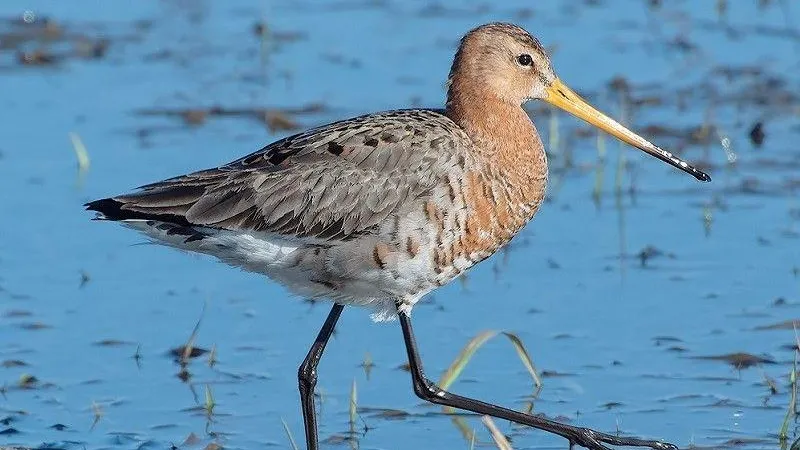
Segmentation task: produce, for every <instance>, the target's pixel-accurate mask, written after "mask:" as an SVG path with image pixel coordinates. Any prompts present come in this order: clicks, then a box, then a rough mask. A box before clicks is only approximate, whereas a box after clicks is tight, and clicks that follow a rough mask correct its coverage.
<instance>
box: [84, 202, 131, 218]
mask: <svg viewBox="0 0 800 450" xmlns="http://www.w3.org/2000/svg"><path fill="white" fill-rule="evenodd" d="M83 206H84V207H85V208H86V210H87V211H95V212H97V213H98V218H100V219H108V220H119V219H121V218H122V216H123V214H122V203H121V202H118V201H117V200H114V199H113V198H103V199H100V200H95V201H93V202H89V203H84V204H83Z"/></svg>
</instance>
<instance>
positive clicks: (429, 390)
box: [414, 376, 447, 403]
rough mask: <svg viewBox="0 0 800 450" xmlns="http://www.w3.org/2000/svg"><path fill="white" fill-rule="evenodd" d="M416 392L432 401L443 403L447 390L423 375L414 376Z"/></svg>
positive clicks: (420, 396)
mask: <svg viewBox="0 0 800 450" xmlns="http://www.w3.org/2000/svg"><path fill="white" fill-rule="evenodd" d="M414 394H416V395H417V397H419V398H421V399H423V400H426V401H429V402H431V403H441V402H442V400H443V399H444V396H445V395H446V394H447V391H445V390H444V389H442V388H440V387H439V386H437V385H436V383H434V382H432V381H431V380H429V379H427V378H425V377H424V376H422V377H420V378H416V377H415V378H414Z"/></svg>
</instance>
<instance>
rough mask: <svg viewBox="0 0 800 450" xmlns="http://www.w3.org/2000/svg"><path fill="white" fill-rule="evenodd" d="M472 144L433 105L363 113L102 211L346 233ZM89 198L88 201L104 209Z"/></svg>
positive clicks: (396, 204)
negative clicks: (458, 149)
mask: <svg viewBox="0 0 800 450" xmlns="http://www.w3.org/2000/svg"><path fill="white" fill-rule="evenodd" d="M468 145H469V138H468V137H467V136H466V134H464V132H463V131H462V130H461V129H460V128H459V127H458V126H457V125H456V124H455V123H453V122H452V121H451V120H450V119H449V118H447V117H446V116H444V115H442V114H440V113H438V112H436V111H431V110H403V111H391V112H387V113H381V114H373V115H368V116H362V117H357V118H354V119H350V120H345V121H342V122H337V123H333V124H330V125H327V126H324V127H320V128H316V129H313V130H309V131H307V132H305V133H300V134H297V135H294V136H291V137H288V138H286V139H283V140H280V141H277V142H275V143H273V144H270V145H268V146H266V147H264V148H263V149H261V150H259V151H257V152H255V153H253V154H250V155H248V156H245V157H244V158H241V159H238V160H236V161H234V162H232V163H230V164H227V165H225V166H222V167H219V168H216V169H210V170H204V171H200V172H195V173H192V174H188V175H184V176H180V177H176V178H171V179H168V180H164V181H161V182H157V183H153V184H149V185H146V186H143V187H142V188H141V190H140V191H138V192H135V193H132V194H128V195H122V196H118V197H114V198H113V199H106V201H112V202H115V203H114V204H113V205H111V206H113V208H109V205H105V206H104V207H103V209H105V211H101V212H103V213H104V214H105V215H106V216H107V217H108V218H110V219H116V220H120V219H124V218H126V216H127V218H153V219H160V220H167V221H171V222H175V223H178V224H181V225H201V226H209V227H216V228H225V229H244V230H253V231H264V232H272V233H278V234H281V235H285V236H293V237H300V238H317V239H321V240H346V239H349V238H353V237H356V236H358V235H360V234H363V233H365V232H369V231H370V230H371V229H373V227H375V226H376V225H377V224H379V223H380V222H381V221H383V220H384V219H386V217H387V216H388V215H389V214H391V213H392V212H395V211H399V210H400V208H401V207H402V205H404V204H406V202H407V201H409V200H412V199H419V198H421V197H424V196H426V195H427V194H428V192H429V191H430V189H431V188H432V187H433V186H434V184H435V183H436V182H437V181H438V180H440V179H441V177H442V176H443V175H444V174H446V173H448V172H449V169H450V168H452V167H453V166H454V165H456V164H463V161H459V160H458V155H459V152H457V151H456V149H457V148H464V147H465V146H468ZM99 202H102V201H99ZM96 203H97V202H93V203H92V204H96ZM92 204H89V207H90V209H96V210H97V209H100V208H99V207H98V208H93V207H92ZM110 209H113V210H114V211H110ZM115 215H116V217H114V216H115Z"/></svg>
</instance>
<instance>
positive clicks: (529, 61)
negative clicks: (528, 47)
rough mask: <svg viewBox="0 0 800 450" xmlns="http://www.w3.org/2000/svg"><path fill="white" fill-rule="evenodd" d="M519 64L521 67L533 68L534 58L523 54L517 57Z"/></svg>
mask: <svg viewBox="0 0 800 450" xmlns="http://www.w3.org/2000/svg"><path fill="white" fill-rule="evenodd" d="M517 64H519V65H520V66H532V65H533V58H531V55H529V54H527V53H523V54H521V55H519V56H517Z"/></svg>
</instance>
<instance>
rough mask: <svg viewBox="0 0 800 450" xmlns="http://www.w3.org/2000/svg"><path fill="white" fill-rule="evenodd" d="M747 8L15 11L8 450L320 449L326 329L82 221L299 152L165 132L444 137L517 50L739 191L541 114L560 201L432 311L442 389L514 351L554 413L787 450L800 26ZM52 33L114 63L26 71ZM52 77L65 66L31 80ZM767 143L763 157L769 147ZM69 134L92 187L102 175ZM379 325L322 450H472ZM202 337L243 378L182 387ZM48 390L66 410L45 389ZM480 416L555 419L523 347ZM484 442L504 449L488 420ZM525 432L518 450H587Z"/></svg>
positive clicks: (199, 267) (2, 273)
mask: <svg viewBox="0 0 800 450" xmlns="http://www.w3.org/2000/svg"><path fill="white" fill-rule="evenodd" d="M722 3H726V2H711V1H705V2H703V1H700V2H695V1H688V0H685V1H674V2H673V1H671V2H645V1H632V0H604V1H563V2H562V1H559V2H556V1H537V2H531V1H522V0H514V1H508V2H476V1H467V2H455V1H452V2H447V1H439V2H427V1H410V2H401V1H397V0H376V1H372V0H364V1H362V0H343V1H335V2H328V1H245V0H233V1H226V2H221V1H220V2H212V1H208V0H206V1H203V0H197V1H186V0H162V1H153V2H64V1H53V0H50V1H45V0H41V1H35V0H5V1H3V2H2V4H0V20H2V21H3V22H2V25H0V36H3V38H0V110H2V120H1V121H0V192H2V194H0V211H2V215H3V220H2V221H0V236H1V237H0V361H3V362H4V363H3V365H2V366H0V385H3V386H4V388H3V390H2V396H0V446H2V445H12V444H13V445H24V446H31V447H37V446H41V445H43V444H45V443H52V444H53V445H54V446H58V447H67V448H90V449H100V448H167V447H169V446H170V445H173V444H174V445H176V446H179V447H181V448H192V447H199V448H202V446H204V445H207V444H209V443H212V442H213V443H216V444H219V445H222V446H224V447H225V448H239V449H256V448H267V447H277V448H290V445H291V444H290V441H289V438H288V437H287V435H286V432H285V430H284V425H283V421H285V423H286V426H287V427H288V429H289V430H290V431H291V433H292V434H293V436H294V439H295V440H297V441H298V443H299V444H300V446H301V447H302V445H303V442H302V441H303V434H302V430H303V425H302V418H301V416H300V409H299V401H298V400H299V399H298V394H297V380H296V368H297V365H298V364H299V363H300V361H301V359H302V357H303V356H304V355H305V352H306V351H307V349H308V347H309V345H310V344H311V342H312V340H313V338H314V336H315V335H316V332H317V331H318V329H319V327H320V325H321V324H322V321H323V320H324V318H325V316H326V314H327V312H328V309H329V307H328V305H327V304H317V305H312V304H309V303H308V302H304V301H302V299H296V298H294V299H293V298H291V297H290V296H289V295H288V293H287V292H286V290H285V289H283V288H282V287H281V286H279V285H276V284H275V283H272V282H269V281H267V280H266V279H264V278H262V277H259V276H256V275H252V274H247V273H243V272H241V271H239V270H236V269H232V268H229V267H227V266H225V265H223V264H220V263H218V262H216V261H214V260H212V259H210V258H206V257H198V256H194V255H187V254H183V253H180V252H177V251H174V250H170V249H167V248H164V247H159V246H155V245H149V244H144V238H143V237H142V236H140V235H137V234H136V233H134V232H132V231H130V230H127V229H125V228H123V227H120V226H116V225H114V224H110V223H100V222H92V221H91V220H89V219H91V217H92V215H91V214H88V213H87V212H85V211H83V208H82V206H81V205H82V203H84V202H86V201H89V200H93V199H95V198H100V197H105V196H108V195H112V194H116V193H120V192H124V191H128V190H130V189H131V188H133V187H136V186H139V185H141V184H144V183H147V182H150V181H155V180H160V179H162V178H166V177H170V176H174V175H178V174H181V173H186V172H189V171H194V170H197V169H202V168H207V167H212V166H216V165H219V164H221V163H224V162H227V161H230V160H233V159H235V158H237V157H239V156H242V155H244V154H246V153H249V152H251V151H253V150H256V149H258V148H261V147H262V146H263V145H265V144H266V143H268V142H271V141H273V140H276V139H278V138H280V137H283V136H286V135H288V134H289V133H291V132H292V131H289V130H286V131H276V132H271V131H270V130H269V129H268V128H267V127H265V126H264V125H263V123H259V121H257V120H253V119H248V118H241V117H221V118H216V117H212V118H209V119H208V120H207V121H206V122H205V123H203V124H202V125H201V126H199V125H195V126H192V125H187V124H185V123H184V122H183V121H182V120H181V118H180V117H169V116H163V115H152V114H143V113H142V112H143V111H144V112H146V111H158V110H164V109H168V110H179V109H197V108H209V107H212V106H222V107H225V108H247V107H250V108H257V107H270V108H295V107H302V106H303V105H314V104H317V105H323V108H322V109H321V110H315V111H314V112H313V113H308V114H297V115H292V116H291V118H292V120H294V121H296V122H297V123H298V125H299V126H300V127H301V128H305V127H310V126H314V125H319V124H322V123H326V122H329V121H332V120H337V119H342V118H346V117H349V116H353V115H357V114H360V113H364V112H370V111H376V110H385V109H392V108H405V107H410V106H417V105H421V106H431V107H439V106H441V105H442V102H443V97H444V89H445V88H444V81H445V79H446V76H447V73H448V70H449V66H450V61H451V58H452V55H453V52H454V49H455V46H456V45H457V42H458V39H459V37H460V36H461V35H462V34H463V33H464V32H466V31H467V30H469V29H470V28H472V27H474V26H476V25H478V24H481V23H484V22H488V21H496V20H503V21H513V22H516V23H518V24H520V25H522V26H524V27H525V28H527V29H528V30H530V31H531V32H532V33H534V34H535V35H536V36H538V37H539V38H540V39H541V40H542V42H543V43H544V45H545V46H546V47H547V48H548V49H550V51H551V53H552V58H553V63H554V66H555V68H556V71H557V73H558V74H559V75H560V77H561V78H562V79H563V80H564V81H565V82H566V83H568V84H569V85H570V86H572V87H573V89H576V90H578V91H580V92H581V93H584V94H585V96H586V97H587V98H589V99H590V100H591V101H592V102H593V103H594V104H596V105H597V106H598V107H599V108H600V109H602V110H605V111H607V112H608V113H609V114H610V115H612V116H615V117H621V118H622V119H623V120H624V121H625V122H626V123H628V124H629V125H630V126H631V127H632V128H634V129H639V130H644V134H645V135H646V136H648V137H650V138H652V139H653V140H655V141H657V142H659V143H661V145H663V146H665V147H668V148H670V149H674V150H675V151H676V152H678V153H680V154H681V155H682V156H685V157H686V158H687V159H689V160H692V161H697V162H699V163H701V164H702V165H703V166H704V167H705V168H706V169H707V170H708V171H709V172H710V173H711V174H712V177H713V182H712V183H710V184H701V183H698V182H697V181H695V180H694V179H692V178H691V177H689V176H687V175H685V174H683V173H681V172H678V171H676V170H674V169H672V168H669V167H667V166H665V165H664V164H662V163H659V162H658V161H656V160H653V159H651V158H648V157H646V156H645V155H642V154H640V152H638V151H636V150H635V149H629V148H625V147H623V146H621V145H619V144H618V143H617V142H616V141H614V140H613V139H612V138H610V137H598V135H597V133H596V132H594V131H592V130H590V129H589V128H588V127H587V126H586V125H585V124H583V123H581V122H579V121H578V120H577V119H574V118H572V117H569V116H567V115H566V114H561V113H556V114H554V113H552V112H551V111H550V109H549V108H546V107H544V106H542V105H538V104H534V105H529V106H530V111H531V114H532V117H533V118H534V120H535V122H536V123H537V125H538V128H539V130H540V132H541V134H542V135H543V137H544V141H545V143H546V144H548V145H549V147H550V148H549V151H550V152H551V155H550V161H551V169H552V170H551V182H550V190H549V194H548V201H547V203H546V204H545V205H544V206H543V208H542V210H541V212H540V213H539V215H538V216H537V217H536V219H535V220H534V221H533V222H532V223H531V224H530V225H529V226H528V227H526V228H525V229H524V231H523V232H522V233H521V235H520V236H518V237H517V239H515V240H514V242H513V243H512V245H511V246H510V247H509V248H508V249H507V251H505V252H502V253H500V254H498V255H495V256H494V257H492V258H491V259H489V260H487V261H486V262H484V263H483V264H481V265H479V266H478V267H477V268H475V269H474V270H472V271H471V272H469V274H468V276H467V277H466V278H465V279H463V280H461V282H454V283H452V284H450V285H448V286H446V287H444V288H442V289H440V290H438V291H437V292H436V293H435V294H434V295H432V296H431V298H429V299H427V300H426V301H425V302H424V303H422V304H420V305H419V306H418V307H417V308H416V309H415V310H414V315H413V319H414V323H415V326H416V331H417V334H418V339H419V343H420V347H421V350H422V352H423V358H424V362H425V366H426V370H427V371H428V373H429V374H430V375H431V377H432V378H438V377H439V376H440V374H442V373H443V372H444V370H445V369H446V368H447V367H448V365H449V364H450V363H451V361H452V360H453V359H454V358H455V356H456V355H457V354H458V352H459V351H460V350H461V348H462V347H463V346H464V345H465V344H466V343H467V342H468V341H469V339H470V338H471V337H473V336H474V335H476V334H477V333H479V332H481V331H483V330H487V329H495V330H507V331H511V332H514V333H517V334H518V335H519V336H520V337H521V338H522V339H523V340H524V342H525V343H526V345H527V348H528V351H529V352H530V354H531V356H532V358H533V361H534V363H535V364H536V366H537V369H538V370H539V371H540V372H544V374H545V375H549V376H545V378H544V387H543V389H542V390H541V392H540V393H538V395H537V396H536V397H535V402H534V410H535V411H536V412H541V413H544V414H546V415H547V416H548V417H557V418H559V420H565V421H569V422H571V423H574V424H579V425H581V426H590V427H594V428H597V429H600V430H604V431H608V432H616V431H617V430H619V431H620V432H622V433H625V434H631V435H639V436H642V437H651V438H661V439H665V440H668V441H671V442H674V443H676V444H678V445H680V446H681V447H685V446H689V445H697V446H724V445H729V444H731V442H733V441H731V440H734V439H738V440H740V441H738V443H739V444H741V445H743V446H746V447H748V448H776V447H778V446H779V442H778V437H777V434H778V430H779V428H780V426H781V422H782V421H783V420H784V416H785V414H786V410H787V406H788V404H789V378H788V374H789V372H790V370H791V367H792V361H793V358H794V350H793V349H792V345H793V343H794V342H795V334H794V332H793V331H792V329H791V327H787V326H783V327H777V328H779V329H776V330H760V329H759V327H766V326H769V325H773V324H777V323H782V322H783V323H784V325H785V323H786V321H790V320H791V319H798V318H800V308H798V305H800V240H798V238H800V201H799V200H798V198H800V196H798V192H800V175H799V174H800V150H799V149H798V145H797V142H798V139H800V126H798V117H800V104H798V93H800V77H798V73H800V71H798V69H799V68H800V67H799V66H800V64H798V62H799V61H800V32H799V31H798V24H800V5H798V4H796V3H794V2H791V1H783V2H781V1H773V2H757V1H741V2H727V3H726V4H727V9H726V10H725V11H724V12H722V13H720V11H719V9H718V8H719V6H718V5H719V4H722ZM652 4H655V6H653V5H652ZM659 4H660V6H659ZM45 17H49V18H51V19H52V20H53V21H54V22H55V23H57V24H58V25H59V26H60V27H62V28H63V30H64V33H65V34H66V35H68V36H73V37H75V36H77V35H83V36H86V37H88V38H91V39H97V38H104V39H107V40H108V42H109V44H108V50H107V52H106V53H105V55H104V56H103V57H102V58H98V59H86V58H80V57H73V56H71V53H70V52H71V51H72V50H71V49H72V47H73V45H74V44H72V43H71V42H73V41H74V39H73V38H70V39H62V41H61V42H48V41H44V40H41V39H36V40H27V41H25V42H24V43H23V44H19V45H16V44H14V45H13V46H11V44H12V42H11V38H10V37H9V36H11V34H12V33H16V32H18V31H19V30H20V29H25V28H24V26H21V25H20V24H15V23H14V21H19V20H22V19H23V18H25V19H28V20H29V21H31V22H33V24H34V25H36V24H39V25H41V24H42V23H43V21H44V20H45ZM257 22H261V23H265V24H267V27H268V30H269V31H268V34H267V37H266V38H264V39H262V38H260V37H259V36H257V35H256V34H255V33H254V31H253V28H254V25H255V24H256V23H257ZM29 28H30V27H29ZM29 28H28V29H29ZM2 39H5V40H6V41H5V42H6V43H8V44H9V47H6V46H4V45H3V44H4V41H3V40H2ZM37 48H52V49H53V50H54V51H56V52H60V53H59V54H62V55H64V59H63V60H60V61H58V62H57V63H56V64H52V65H40V66H23V65H20V64H19V62H18V56H19V52H21V51H30V50H34V49H37ZM611 85H613V86H616V88H615V87H611ZM621 85H625V86H628V90H625V89H620V88H619V86H621ZM626 92H627V93H628V94H626ZM757 122H763V124H764V125H763V127H764V130H765V132H766V136H765V139H764V143H763V145H761V146H756V145H755V144H754V143H753V142H752V141H751V139H750V137H749V133H750V131H751V129H752V127H753V126H754V125H755V124H756V123H757ZM670 131H673V132H670ZM555 132H557V136H556V134H555ZM70 133H75V135H74V136H77V137H79V138H80V140H81V141H82V142H83V143H84V144H85V146H86V148H87V150H88V154H89V156H90V159H91V167H90V168H89V169H88V171H86V172H85V173H83V174H80V173H79V171H78V170H77V168H76V166H77V163H76V154H75V152H74V150H73V144H72V143H71V141H70V138H69V134H70ZM703 133H705V134H703ZM203 311H204V312H203ZM368 313H369V311H363V310H357V309H352V308H348V309H346V310H345V313H344V315H343V316H342V319H341V321H340V324H339V326H338V328H337V333H336V335H335V337H334V339H333V340H332V342H331V344H330V346H329V350H328V351H327V352H326V354H325V357H324V359H323V362H322V364H321V366H320V384H319V388H318V393H319V398H318V402H319V403H320V410H321V413H320V434H321V439H323V440H325V443H324V444H323V446H324V447H327V448H334V447H339V446H353V447H356V446H359V447H360V448H369V449H400V448H409V449H410V448H470V443H469V442H467V441H465V440H464V438H463V437H462V435H461V434H460V433H459V432H458V430H457V429H456V428H455V427H454V426H453V425H452V423H451V420H450V418H448V417H447V416H444V415H439V414H437V413H438V412H439V411H440V410H439V409H438V408H437V407H434V406H429V405H424V404H422V402H421V401H420V400H419V399H417V398H416V397H415V396H414V395H413V393H412V391H411V385H410V379H409V375H408V373H407V372H406V371H404V370H402V369H401V368H400V366H401V365H402V364H403V363H404V362H405V352H404V349H403V346H402V340H401V334H400V330H399V327H398V326H397V323H389V324H373V323H372V322H371V321H370V319H369V315H368ZM201 314H202V322H201V324H200V326H199V330H198V333H197V336H196V340H195V341H194V344H195V345H196V346H198V347H201V348H203V349H207V350H208V349H211V348H212V347H213V348H214V359H215V360H216V362H215V364H213V365H211V366H210V365H209V364H208V361H209V358H208V355H207V354H206V355H204V356H201V357H198V358H196V359H193V360H192V362H191V363H190V365H189V366H188V368H187V370H188V371H189V373H190V374H191V377H190V378H189V379H188V381H184V380H182V379H181V378H180V377H178V373H179V371H180V370H181V368H180V367H179V366H178V364H176V363H175V361H174V360H173V358H172V357H170V356H169V355H168V352H169V350H170V349H172V348H175V347H177V346H180V345H183V344H184V343H186V341H187V339H189V335H190V334H191V332H192V329H193V327H194V326H195V323H196V322H197V320H198V318H199V317H200V316H201ZM737 352H742V353H747V354H749V355H752V356H758V357H761V358H764V359H765V360H768V361H769V362H772V363H764V364H760V365H757V366H755V367H751V368H745V369H742V370H737V369H736V368H734V367H732V366H731V365H730V364H727V363H726V362H725V361H719V360H707V359H702V358H700V357H707V356H720V355H726V354H732V353H737ZM365 361H367V362H368V364H367V365H368V366H371V365H374V366H373V367H371V369H370V370H369V371H366V370H365V369H364V367H363V366H364V363H365ZM15 362H16V363H15ZM19 363H24V364H25V365H21V364H19ZM31 375H32V376H34V377H36V379H37V380H38V381H36V382H30V380H29V382H28V383H25V382H23V381H24V380H25V378H26V377H27V376H31ZM766 380H774V383H775V385H776V387H777V393H770V389H769V386H768V383H767V382H766ZM354 382H355V384H356V386H357V397H358V407H359V410H360V413H359V416H360V417H359V419H358V420H357V422H356V431H357V432H356V433H355V434H352V433H350V423H349V413H348V409H349V404H350V391H351V386H352V385H353V383H354ZM452 388H453V390H454V391H456V392H459V393H463V394H465V395H471V396H475V397H478V398H481V399H484V400H489V401H493V402H497V403H500V404H504V405H508V406H510V407H514V408H525V407H526V403H527V402H528V401H529V400H531V398H532V397H531V395H532V393H533V385H532V381H531V378H530V376H529V375H528V374H527V372H526V370H525V368H524V367H523V366H522V364H520V363H519V360H518V358H517V356H516V353H515V351H514V349H513V347H512V346H511V345H509V344H508V342H507V341H505V340H503V339H501V338H497V339H495V340H492V341H490V342H489V343H488V344H486V346H485V347H483V348H482V349H481V350H480V351H478V353H477V354H476V356H475V357H474V358H473V360H472V361H471V363H470V365H469V366H468V367H467V369H466V370H465V372H464V373H463V374H462V376H461V378H460V379H459V381H458V382H456V383H455V384H454V385H453V387H452ZM211 399H213V403H214V408H213V414H210V415H209V414H208V413H207V412H206V411H205V410H204V409H203V408H204V405H205V404H206V403H207V402H208V400H211ZM467 423H468V425H469V427H471V428H474V429H475V430H476V431H477V433H478V434H477V436H478V439H479V442H480V443H489V442H490V436H489V434H488V432H486V431H485V429H484V428H483V425H482V424H481V423H480V421H479V420H477V418H473V417H469V418H467ZM497 423H498V426H499V427H500V428H501V429H502V430H503V431H504V432H505V433H507V434H508V435H509V436H510V437H511V438H512V445H513V446H514V448H518V449H522V448H567V445H568V443H567V442H566V441H564V440H562V439H559V438H556V437H552V436H549V435H547V434H545V433H542V432H539V431H535V430H530V429H526V428H521V427H516V426H512V425H511V424H508V423H506V422H503V421H497ZM795 428H796V422H792V424H791V426H790V427H789V430H790V436H795V435H794V434H791V433H794V432H795ZM365 429H366V432H364V430H365ZM192 434H194V435H195V436H197V437H198V438H199V440H198V442H196V443H194V442H192V441H193V439H189V440H188V441H187V437H189V436H190V435H192ZM795 437H796V436H795Z"/></svg>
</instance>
